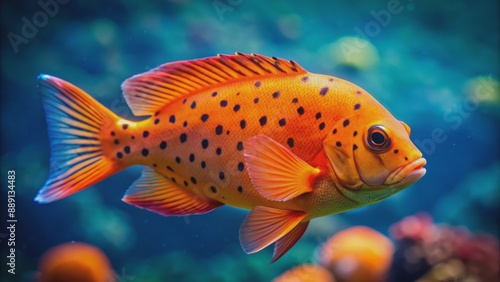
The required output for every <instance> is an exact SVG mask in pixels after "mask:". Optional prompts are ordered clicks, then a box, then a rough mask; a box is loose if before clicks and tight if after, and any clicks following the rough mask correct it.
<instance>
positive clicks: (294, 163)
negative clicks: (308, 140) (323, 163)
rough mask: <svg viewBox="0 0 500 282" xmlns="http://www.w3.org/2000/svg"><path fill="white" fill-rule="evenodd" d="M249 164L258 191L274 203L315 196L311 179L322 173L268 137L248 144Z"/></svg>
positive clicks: (255, 137) (246, 159)
mask: <svg viewBox="0 0 500 282" xmlns="http://www.w3.org/2000/svg"><path fill="white" fill-rule="evenodd" d="M245 161H246V163H247V168H248V174H249V176H250V179H251V181H252V184H253V186H254V187H255V190H257V191H258V192H259V193H260V194H261V195H262V196H264V197H266V198H267V199H269V200H273V201H287V200H290V199H292V198H295V197H297V196H299V195H301V194H304V193H307V192H311V191H312V185H311V179H312V177H313V176H315V175H316V174H318V173H319V171H320V170H319V169H317V168H314V167H312V166H311V165H309V164H308V163H306V162H305V161H303V160H301V159H300V158H299V157H297V156H296V155H294V154H293V153H292V152H291V151H290V150H288V149H287V148H285V147H284V146H282V145H281V144H279V143H278V142H276V141H274V140H273V139H271V138H269V137H267V136H265V135H257V136H254V137H252V138H250V139H248V140H247V141H246V143H245Z"/></svg>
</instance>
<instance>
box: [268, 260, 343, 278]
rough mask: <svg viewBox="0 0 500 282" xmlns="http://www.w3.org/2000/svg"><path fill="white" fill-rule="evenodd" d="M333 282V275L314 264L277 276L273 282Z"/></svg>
mask: <svg viewBox="0 0 500 282" xmlns="http://www.w3.org/2000/svg"><path fill="white" fill-rule="evenodd" d="M292 281H293V282H318V281H321V282H335V281H336V280H335V278H334V277H333V275H332V274H331V273H330V272H329V271H328V270H327V269H325V268H323V267H321V266H319V265H314V264H303V265H300V266H297V267H295V268H292V269H290V270H288V271H286V272H285V273H283V274H281V275H280V276H278V277H277V278H276V279H274V280H273V282H292Z"/></svg>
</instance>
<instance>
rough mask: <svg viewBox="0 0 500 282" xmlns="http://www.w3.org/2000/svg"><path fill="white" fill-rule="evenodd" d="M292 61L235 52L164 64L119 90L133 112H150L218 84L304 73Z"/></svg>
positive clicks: (132, 78) (124, 84) (147, 113)
mask: <svg viewBox="0 0 500 282" xmlns="http://www.w3.org/2000/svg"><path fill="white" fill-rule="evenodd" d="M306 72H307V71H306V70H305V69H303V68H302V67H301V66H299V65H298V64H296V63H295V62H294V61H287V60H283V59H278V58H275V57H272V58H269V57H265V56H261V55H257V54H251V55H247V54H242V53H236V55H234V56H228V55H220V54H219V55H217V57H209V58H204V59H198V60H190V61H178V62H173V63H167V64H163V65H161V66H159V67H157V68H154V69H152V70H150V71H148V72H145V73H141V74H138V75H135V76H133V77H131V78H128V79H127V80H125V81H124V82H123V83H122V91H123V95H124V96H125V99H126V100H127V104H128V105H129V107H130V108H131V109H132V112H133V113H134V115H137V116H144V115H152V114H153V113H154V112H156V111H158V110H159V109H161V108H162V107H164V106H165V105H166V104H168V103H169V102H172V101H174V100H176V99H179V98H180V97H184V96H188V95H193V94H196V93H197V92H199V91H202V90H208V89H210V88H215V87H220V86H221V85H224V84H227V83H231V82H234V81H236V80H245V79H252V78H256V77H269V76H280V75H288V74H304V73H306Z"/></svg>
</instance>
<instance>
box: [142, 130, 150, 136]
mask: <svg viewBox="0 0 500 282" xmlns="http://www.w3.org/2000/svg"><path fill="white" fill-rule="evenodd" d="M148 136H149V131H147V130H145V131H144V132H143V133H142V137H144V138H146V137H148Z"/></svg>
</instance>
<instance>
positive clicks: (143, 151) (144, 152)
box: [141, 148, 149, 157]
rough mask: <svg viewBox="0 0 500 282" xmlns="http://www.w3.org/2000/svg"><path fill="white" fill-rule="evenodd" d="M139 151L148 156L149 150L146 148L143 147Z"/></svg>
mask: <svg viewBox="0 0 500 282" xmlns="http://www.w3.org/2000/svg"><path fill="white" fill-rule="evenodd" d="M141 153H142V155H143V156H144V157H147V156H148V154H149V150H148V149H146V148H144V149H142V151H141Z"/></svg>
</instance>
